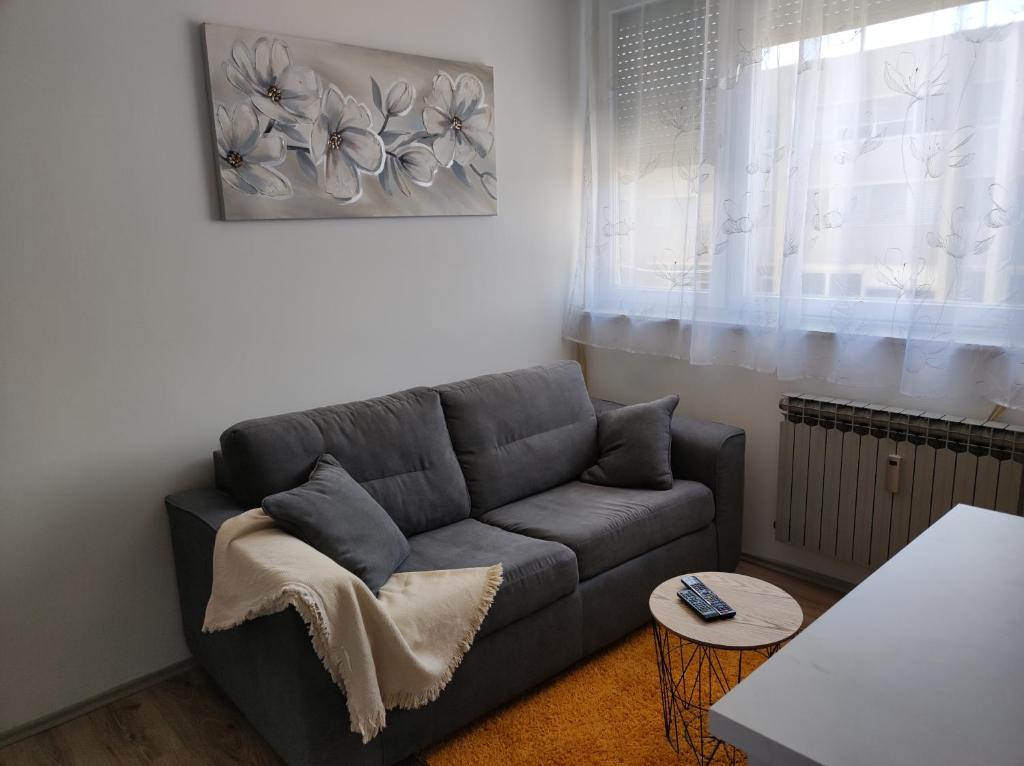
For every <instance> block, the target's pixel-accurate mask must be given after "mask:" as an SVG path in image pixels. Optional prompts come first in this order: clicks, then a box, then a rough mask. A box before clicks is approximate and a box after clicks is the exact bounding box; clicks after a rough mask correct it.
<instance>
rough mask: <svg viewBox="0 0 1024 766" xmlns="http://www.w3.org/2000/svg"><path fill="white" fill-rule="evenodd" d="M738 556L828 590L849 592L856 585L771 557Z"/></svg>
mask: <svg viewBox="0 0 1024 766" xmlns="http://www.w3.org/2000/svg"><path fill="white" fill-rule="evenodd" d="M740 558H741V559H743V560H744V561H749V562H750V563H751V564H757V565H758V566H762V567H766V568H767V569H774V570H775V571H776V572H781V573H782V574H787V575H792V576H793V577H799V578H800V579H801V580H807V581H808V582H812V583H814V584H815V585H820V586H822V587H823V588H829V589H830V590H837V591H839V592H840V593H849V592H850V591H851V590H853V589H854V588H855V587H857V585H856V583H852V582H847V581H846V580H840V579H839V578H838V577H829V576H828V575H823V574H820V573H818V572H815V571H813V570H811V569H804V568H803V567H796V566H792V565H791V564H784V563H782V562H781V561H775V560H773V559H764V558H761V557H760V556H755V555H754V554H752V553H741V554H740Z"/></svg>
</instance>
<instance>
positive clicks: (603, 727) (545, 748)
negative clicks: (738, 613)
mask: <svg viewBox="0 0 1024 766" xmlns="http://www.w3.org/2000/svg"><path fill="white" fill-rule="evenodd" d="M760 662H761V660H760V658H758V657H756V656H752V657H751V658H750V661H749V665H748V660H747V658H746V657H745V658H744V663H743V665H744V672H745V674H746V673H748V672H749V671H750V670H752V669H753V668H754V667H756V665H759V664H760ZM684 747H685V744H684ZM720 752H722V751H720ZM723 755H724V753H723ZM420 758H421V759H422V760H423V761H425V762H426V763H427V764H428V766H497V765H499V764H500V765H501V766H534V765H535V764H536V765H538V766H539V765H540V764H544V766H569V765H570V764H572V765H575V764H580V765H581V766H582V765H583V764H586V766H606V765H607V766H611V764H616V766H625V765H631V764H637V766H656V765H657V764H678V765H679V766H684V765H685V766H688V765H689V764H696V763H697V761H696V759H695V758H694V757H693V756H692V755H690V754H689V753H684V754H683V755H676V753H675V751H674V750H673V749H672V747H671V746H670V745H669V744H668V740H666V739H665V730H664V724H663V723H662V717H661V696H660V692H659V689H658V666H657V662H656V660H655V652H654V638H653V636H652V635H651V628H650V627H646V628H642V629H640V630H638V631H636V632H635V633H633V634H632V635H630V636H627V637H626V638H625V639H623V640H622V641H621V642H619V643H618V644H616V645H614V646H612V647H611V648H610V649H607V650H605V651H604V652H602V653H600V654H598V655H595V656H594V657H591V658H590V659H589V660H587V661H586V662H585V663H583V664H581V665H578V666H576V667H573V668H571V669H570V670H568V671H566V672H565V673H562V674H561V675H559V676H556V677H555V678H554V679H552V680H551V681H549V682H548V683H546V684H544V685H543V686H540V687H538V688H537V689H535V690H533V691H532V692H530V693H528V694H527V695H526V696H524V697H522V698H520V699H518V700H516V701H515V702H511V703H509V704H508V705H506V706H505V707H502V708H500V709H498V710H497V711H495V712H494V713H492V714H491V715H489V716H487V717H486V718H483V719H481V720H480V721H478V722H476V723H474V724H472V725H470V726H468V727H467V728H465V729H463V730H462V731H460V732H459V733H458V734H455V735H454V736H453V737H451V738H450V739H448V740H447V741H446V742H444V743H443V744H441V745H438V746H437V747H435V748H433V749H431V750H428V751H426V752H424V753H421V754H420ZM738 762H740V763H745V762H746V759H745V758H743V757H742V754H740V757H739V759H738Z"/></svg>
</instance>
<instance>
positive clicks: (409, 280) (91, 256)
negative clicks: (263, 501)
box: [0, 0, 577, 732]
mask: <svg viewBox="0 0 1024 766" xmlns="http://www.w3.org/2000/svg"><path fill="white" fill-rule="evenodd" d="M203 21H210V22H219V23H225V24H237V25H242V26H247V27H252V28H256V29H267V30H271V31H276V32H280V33H287V34H294V35H305V36H310V37H318V38H326V39H332V40H337V41H340V42H346V43H353V44H357V45H366V46H371V47H379V48H385V49H391V50H396V51H402V52H407V53H418V54H425V55H433V56H441V57H447V58H454V59H463V60H469V61H478V62H483V63H487V64H491V65H493V66H494V73H495V91H496V93H495V104H496V108H495V112H496V115H497V124H496V132H497V146H498V162H499V165H498V175H499V184H500V197H501V201H500V215H499V216H498V217H496V218H435V219H400V220H348V221H294V222H282V223H248V224H246V223H233V224H227V223H221V222H218V221H217V220H216V217H217V207H216V193H215V190H214V186H213V171H212V170H211V161H210V157H211V148H210V138H209V135H210V131H209V128H208V123H207V121H208V108H207V104H206V95H205V88H204V79H203V77H204V75H203V68H202V62H201V47H200V35H199V29H198V24H199V23H200V22H203ZM574 29H575V21H574V17H573V15H572V6H571V4H570V3H568V2H556V1H555V0H516V2H502V1H501V0H430V2H414V1H413V0H407V1H402V0H375V2H373V3H370V2H359V1H358V0H297V1H293V2H279V1H275V2H270V1H268V0H252V1H251V2H245V3H241V2H231V1H230V0H212V1H211V0H162V1H161V2H156V1H155V0H149V1H148V2H143V1H142V0H106V1H105V2H99V1H98V0H97V1H95V2H88V3H85V2H75V3H73V2H57V1H56V0H17V1H14V2H12V1H11V0H8V2H4V3H2V4H0V72H3V76H2V77H0V104H3V107H2V118H0V161H2V162H0V732H2V731H4V730H7V729H10V728H11V727H14V726H17V725H19V724H22V723H23V722H26V721H29V720H32V719H34V718H36V717H39V716H43V715H46V714H49V713H51V712H53V711H55V710H57V709H59V708H61V707H63V706H67V705H70V704H73V703H76V702H78V701H80V700H83V699H85V698H88V697H90V696H92V695H95V694H97V693H101V692H103V691H105V690H107V689H109V688H111V687H113V686H115V685H118V684H121V683H123V682H126V681H129V680H132V679H134V678H137V677H139V676H140V675H143V674H146V673H149V672H151V671H155V670H158V669H160V668H162V667H165V666H167V665H169V664H172V663H174V662H176V661H178V660H181V659H183V658H185V657H186V656H187V653H186V649H185V646H184V644H183V641H182V638H181V633H180V627H179V615H178V606H177V602H176V599H177V594H176V589H175V585H174V579H173V569H172V562H171V554H170V546H169V540H168V532H167V523H166V520H165V517H164V512H163V508H162V498H163V496H164V495H165V494H166V493H169V492H172V491H175V490H179V489H183V488H186V487H189V486H193V485H202V484H204V483H207V482H209V481H210V479H211V469H210V461H209V452H210V450H211V449H213V448H214V447H215V446H216V440H217V436H218V435H219V434H220V431H221V430H222V429H223V428H224V427H226V426H228V425H230V424H231V423H233V422H235V421H237V420H239V419H242V418H246V417H250V416H257V415H264V414H269V413H273V412H280V411H285V410H292V409H297V408H303V407H308V406H313V405H320V404H327V403H333V402H339V401H345V400H350V399H357V398H362V397H365V396H369V395H374V394H381V393H385V392H388V391H392V390H397V389H401V388H403V387H406V386H410V385H413V384H429V383H437V382H442V381H447V380H452V379H457V378H460V377H464V376H468V375H472V374H475V373H482V372H488V371H495V370H501V369H509V368H514V367H517V366H522V365H527V364H532V363H538V362H544V361H548V360H552V359H556V358H560V357H562V356H565V355H566V353H567V351H568V349H567V348H566V347H565V346H564V345H563V344H562V343H561V341H560V340H559V327H560V322H561V312H562V306H563V301H564V296H565V291H566V285H567V282H568V274H569V266H570V257H571V253H572V234H573V231H574V229H575V222H574V216H573V201H574V200H575V199H576V198H577V189H576V186H575V184H574V183H573V182H572V179H571V175H572V172H571V171H572V167H573V165H574V163H575V160H576V158H575V154H576V152H575V151H573V147H574V145H575V143H574V135H575V134H574V133H573V129H574V127H575V114H576V85H575V68H576V57H575V54H574V52H573V47H572V39H573V35H574Z"/></svg>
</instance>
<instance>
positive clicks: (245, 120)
mask: <svg viewBox="0 0 1024 766" xmlns="http://www.w3.org/2000/svg"><path fill="white" fill-rule="evenodd" d="M216 123H217V156H218V157H220V163H219V164H220V175H221V178H223V179H224V182H225V183H227V184H228V185H229V186H232V187H234V188H235V189H238V191H240V192H245V193H246V194H262V195H263V196H264V197H273V198H274V199H286V198H288V197H290V196H292V185H291V182H290V181H289V180H288V179H287V178H285V177H284V176H283V175H281V174H280V173H279V172H277V171H276V170H274V167H275V166H276V165H280V164H281V163H282V162H284V158H285V153H286V151H287V149H286V147H285V143H284V139H283V138H281V136H278V135H274V134H269V135H264V134H263V131H262V130H260V121H259V117H257V115H256V110H255V109H253V108H252V106H251V105H250V104H238V105H236V106H235V108H234V109H232V110H231V112H230V113H229V112H228V110H227V109H225V108H224V107H223V106H219V105H218V106H217V111H216Z"/></svg>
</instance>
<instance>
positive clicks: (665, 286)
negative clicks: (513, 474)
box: [565, 0, 1024, 407]
mask: <svg viewBox="0 0 1024 766" xmlns="http://www.w3.org/2000/svg"><path fill="white" fill-rule="evenodd" d="M583 24H584V32H585V38H586V41H587V42H586V44H585V48H584V52H585V58H586V66H585V67H584V69H585V70H586V73H587V81H586V85H587V93H588V98H587V102H588V103H587V125H586V131H585V139H586V140H585V162H584V165H585V167H584V179H583V216H582V226H581V247H580V253H579V257H578V262H577V267H576V275H575V278H574V282H573V286H572V290H571V295H570V300H569V308H568V311H567V315H566V322H565V336H566V337H567V338H570V339H572V340H575V341H578V342H581V343H585V344H591V345H596V346H602V347H609V348H618V349H625V350H630V351H639V352H646V353H655V354H663V355H668V356H675V357H679V358H686V359H689V360H690V361H691V362H692V363H695V364H732V365H741V366H745V367H750V368H753V369H757V370H760V371H766V372H777V373H778V375H779V377H781V378H784V379H798V378H823V379H828V380H831V381H833V382H837V383H843V384H848V385H866V386H872V385H885V386H893V387H897V388H899V390H901V391H902V392H903V393H907V394H912V395H918V396H944V395H956V394H964V393H968V392H976V393H980V394H982V395H984V396H987V397H989V398H990V399H992V400H993V401H994V402H997V403H999V404H1003V405H1006V406H1010V407H1024V216H1022V212H1021V211H1022V204H1024V0H990V1H989V2H976V3H969V4H964V5H956V4H953V3H951V2H948V1H942V0H931V1H926V0H653V1H652V2H642V3H636V2H633V3H628V2H624V1H623V0H593V1H592V2H590V3H587V4H585V9H584V19H583Z"/></svg>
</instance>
